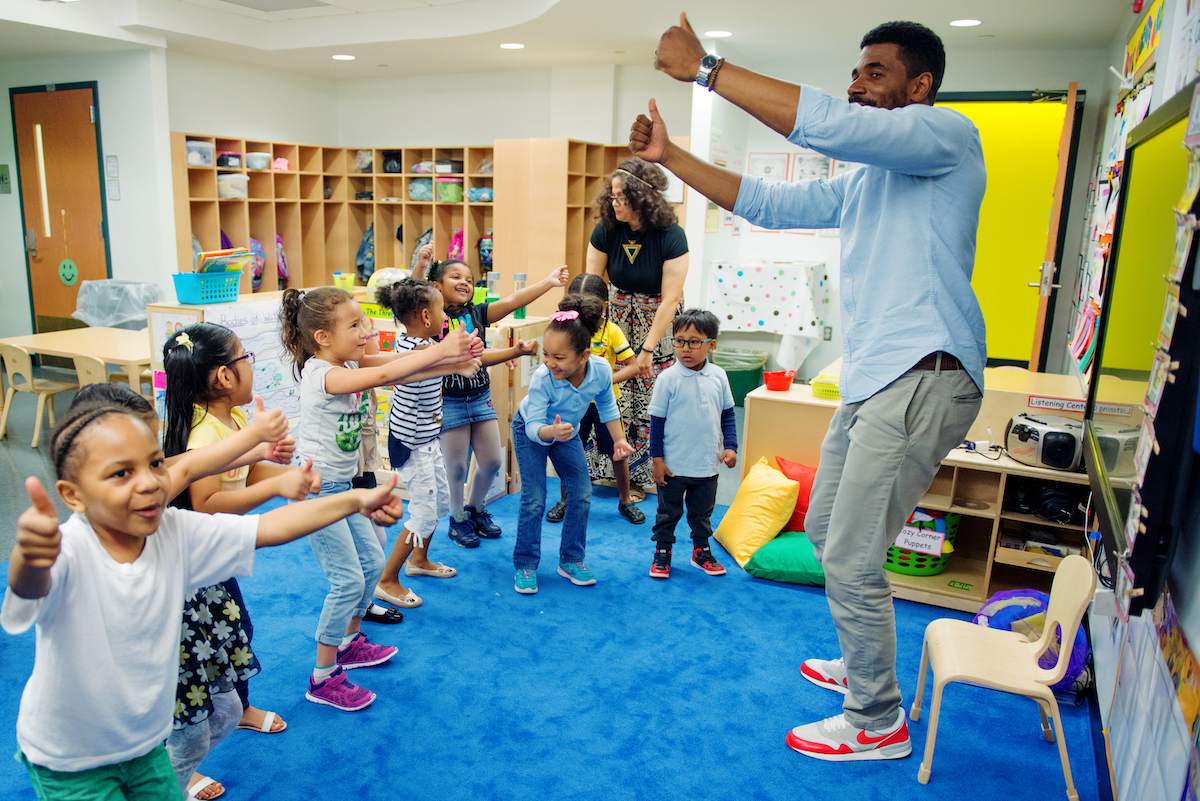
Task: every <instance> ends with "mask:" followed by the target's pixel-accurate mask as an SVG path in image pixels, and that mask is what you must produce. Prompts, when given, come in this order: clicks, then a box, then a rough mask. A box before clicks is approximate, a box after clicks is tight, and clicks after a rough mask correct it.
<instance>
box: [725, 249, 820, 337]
mask: <svg viewBox="0 0 1200 801" xmlns="http://www.w3.org/2000/svg"><path fill="white" fill-rule="evenodd" d="M708 308H709V311H711V312H713V313H714V314H715V315H717V319H719V320H720V321H721V329H722V330H723V331H767V332H770V333H774V334H799V335H801V336H810V337H819V336H821V334H822V329H823V328H824V327H825V326H826V325H827V323H826V320H828V319H829V317H830V287H829V276H828V273H827V272H826V270H825V265H824V264H823V263H818V262H774V263H767V264H761V263H760V264H730V263H718V264H713V265H711V266H710V269H709V270H708Z"/></svg>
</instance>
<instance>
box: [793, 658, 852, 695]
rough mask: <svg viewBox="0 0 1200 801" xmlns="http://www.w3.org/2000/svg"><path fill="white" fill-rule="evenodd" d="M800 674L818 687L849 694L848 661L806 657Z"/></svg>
mask: <svg viewBox="0 0 1200 801" xmlns="http://www.w3.org/2000/svg"><path fill="white" fill-rule="evenodd" d="M800 675H801V676H803V677H804V678H806V679H808V680H809V681H811V682H812V683H813V684H815V685H817V686H818V687H824V688H825V689H827V690H833V691H834V692H835V693H841V694H842V695H847V694H848V693H849V692H850V690H849V689H848V688H849V684H848V683H847V682H846V662H845V660H843V659H841V658H838V659H805V660H804V662H803V664H801V665H800Z"/></svg>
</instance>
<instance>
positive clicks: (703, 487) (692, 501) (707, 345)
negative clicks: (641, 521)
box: [650, 309, 737, 579]
mask: <svg viewBox="0 0 1200 801" xmlns="http://www.w3.org/2000/svg"><path fill="white" fill-rule="evenodd" d="M719 329H720V324H719V323H718V322H717V318H716V315H714V314H713V313H712V312H709V311H704V310H703V309H685V310H683V311H681V312H680V313H679V314H677V315H676V316H675V320H674V322H673V323H672V325H671V333H672V335H673V336H674V339H675V363H674V364H672V365H671V366H670V367H668V368H667V369H666V370H664V371H663V372H662V374H661V375H659V377H658V379H657V380H656V381H655V382H654V394H653V396H652V397H651V399H650V456H651V457H652V458H653V460H654V483H655V484H657V485H658V487H659V489H658V515H657V516H656V517H655V519H654V534H653V535H652V536H651V537H650V539H652V540H654V542H655V550H654V565H653V566H652V567H651V568H650V576H651V578H660V579H665V578H670V576H671V545H672V544H674V542H675V524H676V523H678V522H679V518H680V517H682V516H683V510H684V506H685V504H686V506H687V517H688V525H689V526H691V529H692V564H693V565H694V566H695V567H698V568H700V569H701V570H703V571H704V572H705V573H707V574H708V575H710V576H723V575H725V568H724V567H723V566H722V565H721V563H720V562H718V561H717V560H716V559H714V558H713V555H712V551H711V550H710V549H709V545H708V538H709V537H711V536H712V520H711V518H712V513H713V507H714V506H715V505H716V502H717V471H718V469H719V465H720V464H721V463H723V464H724V465H725V466H726V467H733V466H734V465H736V464H737V423H736V421H735V419H734V415H733V390H731V389H730V388H729V379H728V377H726V375H725V371H724V370H722V369H721V368H720V367H718V366H717V365H715V364H713V363H712V362H711V361H709V359H708V354H710V353H712V352H713V351H714V350H715V349H716V347H717V333H718V332H719Z"/></svg>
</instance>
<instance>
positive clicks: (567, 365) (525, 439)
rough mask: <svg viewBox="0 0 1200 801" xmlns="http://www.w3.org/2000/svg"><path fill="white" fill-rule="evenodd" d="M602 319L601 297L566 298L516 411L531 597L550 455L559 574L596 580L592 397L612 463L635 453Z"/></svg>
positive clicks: (521, 576)
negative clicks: (602, 351) (600, 348)
mask: <svg viewBox="0 0 1200 801" xmlns="http://www.w3.org/2000/svg"><path fill="white" fill-rule="evenodd" d="M603 319H604V309H603V306H602V305H601V303H600V301H599V300H597V299H596V298H594V297H591V296H587V295H567V296H566V297H565V298H563V299H562V302H560V303H559V304H558V311H556V312H555V313H554V314H552V315H551V316H550V324H549V325H548V326H547V327H546V333H545V336H544V337H543V339H542V365H541V367H538V369H537V370H536V371H535V372H534V374H533V378H532V379H531V380H530V382H529V394H528V395H526V396H525V398H524V399H523V400H522V401H521V406H520V408H519V409H518V411H517V413H516V415H514V416H513V424H512V427H513V443H514V444H513V449H514V450H515V451H516V455H517V463H518V465H519V466H520V469H521V511H520V516H519V517H518V522H517V544H516V548H515V549H514V550H513V566H514V567H515V568H516V576H515V578H514V588H515V589H516V591H517V592H519V593H522V594H524V595H531V594H533V593H535V592H537V591H538V585H537V568H538V563H539V561H540V560H541V549H542V514H543V513H544V512H545V510H546V460H547V459H549V460H550V462H551V463H553V464H554V470H555V472H557V473H558V477H559V480H560V481H562V483H563V486H564V487H566V497H567V505H566V515H565V519H564V521H563V529H562V544H561V545H560V547H559V554H558V574H559V575H560V576H563V577H564V578H566V579H568V580H569V581H570V582H571V583H572V584H576V585H579V586H587V585H591V584H595V583H596V577H595V575H593V573H592V571H591V570H589V569H588V567H587V565H586V564H584V561H583V560H584V552H585V549H586V545H587V518H588V511H589V509H590V508H591V499H592V483H591V478H590V477H589V476H588V468H587V461H586V460H585V459H584V456H583V443H582V442H580V440H579V433H578V426H579V423H580V421H581V420H583V416H584V413H585V412H586V411H587V408H588V405H589V404H590V403H591V402H592V401H595V403H596V409H597V412H598V413H599V418H600V422H601V424H603V425H604V426H605V428H606V429H607V430H608V433H609V435H610V436H611V437H612V439H613V457H612V458H613V460H614V461H620V460H622V459H624V458H626V457H627V456H629V454H630V453H632V452H633V448H631V447H630V445H629V443H628V442H626V440H625V431H624V429H622V427H621V413H620V411H619V410H618V409H617V401H616V398H615V397H614V396H613V384H612V377H613V372H612V367H611V366H610V365H609V363H608V361H607V360H606V359H603V358H601V357H600V356H595V355H593V354H592V351H591V345H592V336H593V335H594V334H595V333H596V331H598V330H599V328H600V324H601V323H602V322H603Z"/></svg>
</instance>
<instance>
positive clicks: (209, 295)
mask: <svg viewBox="0 0 1200 801" xmlns="http://www.w3.org/2000/svg"><path fill="white" fill-rule="evenodd" d="M171 278H173V279H174V280H175V297H177V298H178V299H179V302H180V303H191V304H193V305H196V304H203V303H231V302H233V301H235V300H237V296H238V285H239V284H240V283H241V280H242V271H241V270H237V271H235V272H227V273H175V274H174V275H172V276H171Z"/></svg>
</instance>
